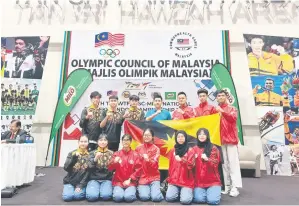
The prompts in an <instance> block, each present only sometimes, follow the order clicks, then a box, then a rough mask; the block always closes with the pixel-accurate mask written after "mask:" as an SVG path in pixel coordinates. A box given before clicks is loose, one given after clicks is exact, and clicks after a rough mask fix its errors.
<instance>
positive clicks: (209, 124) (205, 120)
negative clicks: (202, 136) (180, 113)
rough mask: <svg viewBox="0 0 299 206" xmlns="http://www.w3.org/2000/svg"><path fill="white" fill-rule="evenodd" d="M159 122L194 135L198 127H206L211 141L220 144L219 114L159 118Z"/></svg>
mask: <svg viewBox="0 0 299 206" xmlns="http://www.w3.org/2000/svg"><path fill="white" fill-rule="evenodd" d="M159 122H160V123H161V124H163V125H165V126H168V127H171V128H173V129H175V130H184V131H185V132H186V133H187V134H188V135H190V136H192V137H196V132H197V130H198V129H199V128H206V129H207V130H209V132H210V138H211V142H212V143H213V144H216V145H219V146H221V141H220V115H219V114H213V115H208V116H203V117H196V118H191V119H184V120H172V121H169V120H168V121H167V120H161V121H159Z"/></svg>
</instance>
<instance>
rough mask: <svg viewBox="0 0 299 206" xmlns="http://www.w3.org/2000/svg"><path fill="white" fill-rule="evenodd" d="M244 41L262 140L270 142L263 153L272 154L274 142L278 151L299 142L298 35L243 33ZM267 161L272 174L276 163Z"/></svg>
mask: <svg viewBox="0 0 299 206" xmlns="http://www.w3.org/2000/svg"><path fill="white" fill-rule="evenodd" d="M244 43H245V49H246V53H247V60H248V69H249V71H250V76H251V84H252V94H253V98H254V102H255V105H256V106H257V107H256V110H257V114H258V117H259V120H258V124H259V129H260V134H261V140H262V143H263V145H264V146H265V145H266V146H267V145H268V146H267V147H265V148H268V149H265V150H264V152H265V153H264V154H265V155H266V154H267V155H268V156H269V151H270V153H271V151H272V150H271V149H270V146H271V145H273V144H276V145H280V146H277V147H278V150H279V148H280V147H284V146H283V145H286V146H285V148H287V147H289V145H290V146H291V145H297V144H298V143H299V115H298V106H299V72H298V69H299V38H294V37H282V36H266V35H256V34H244ZM278 111H279V112H278ZM273 147H275V146H273ZM288 156H290V154H289V153H288ZM288 161H289V160H288ZM272 162H273V161H272ZM266 164H268V166H267V173H268V174H272V173H273V167H272V166H273V165H272V166H271V167H270V164H269V163H267V162H266ZM278 165H281V163H280V164H278ZM288 165H290V164H288ZM276 166H277V165H276V164H275V168H276ZM278 168H279V167H278ZM289 174H291V173H288V174H287V173H286V172H277V173H276V175H289Z"/></svg>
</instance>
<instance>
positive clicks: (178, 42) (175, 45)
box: [169, 32, 197, 58]
mask: <svg viewBox="0 0 299 206" xmlns="http://www.w3.org/2000/svg"><path fill="white" fill-rule="evenodd" d="M169 47H170V49H171V50H173V51H174V54H175V56H177V57H179V58H188V57H190V56H192V52H194V51H195V50H196V49H197V41H196V39H195V37H194V36H192V34H190V33H189V32H179V33H177V34H175V35H174V36H173V37H172V38H171V40H170V44H169Z"/></svg>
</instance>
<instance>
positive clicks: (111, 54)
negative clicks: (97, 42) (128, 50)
mask: <svg viewBox="0 0 299 206" xmlns="http://www.w3.org/2000/svg"><path fill="white" fill-rule="evenodd" d="M119 54H120V51H119V49H114V50H112V49H101V50H100V55H101V56H104V57H105V58H108V57H111V58H115V57H116V56H118V55H119Z"/></svg>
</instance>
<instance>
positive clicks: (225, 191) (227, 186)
mask: <svg viewBox="0 0 299 206" xmlns="http://www.w3.org/2000/svg"><path fill="white" fill-rule="evenodd" d="M230 189H231V186H229V185H226V186H225V189H224V191H221V194H224V195H227V194H228V193H229V192H230Z"/></svg>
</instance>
